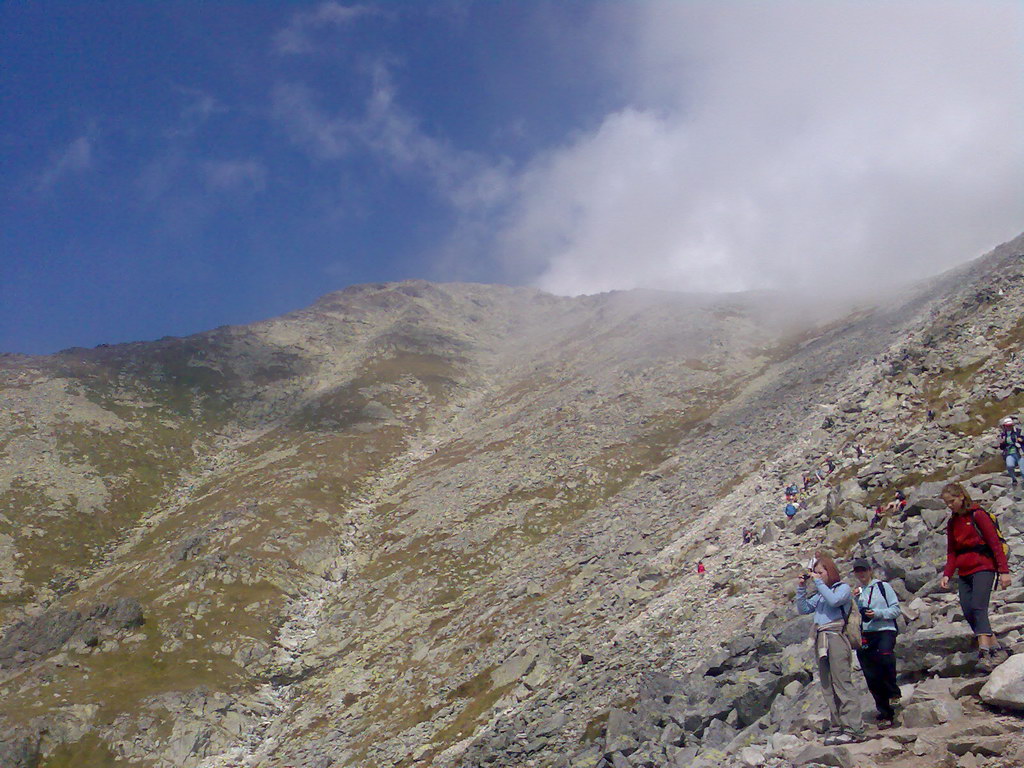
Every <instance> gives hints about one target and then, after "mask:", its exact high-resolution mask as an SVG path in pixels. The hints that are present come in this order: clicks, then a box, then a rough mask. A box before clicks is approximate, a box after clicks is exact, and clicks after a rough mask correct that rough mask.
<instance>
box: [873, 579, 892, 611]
mask: <svg viewBox="0 0 1024 768" xmlns="http://www.w3.org/2000/svg"><path fill="white" fill-rule="evenodd" d="M872 586H873V585H872ZM878 591H879V592H881V593H882V599H883V600H885V607H886V608H891V607H892V603H890V602H889V595H887V594H886V593H885V582H884V581H880V582H878Z"/></svg>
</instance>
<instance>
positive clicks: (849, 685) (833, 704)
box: [818, 632, 864, 733]
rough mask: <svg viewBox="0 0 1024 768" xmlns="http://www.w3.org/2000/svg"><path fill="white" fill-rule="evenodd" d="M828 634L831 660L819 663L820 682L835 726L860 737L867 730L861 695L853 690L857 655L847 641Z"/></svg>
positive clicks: (831, 633) (825, 658)
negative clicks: (854, 658)
mask: <svg viewBox="0 0 1024 768" xmlns="http://www.w3.org/2000/svg"><path fill="white" fill-rule="evenodd" d="M827 634H828V656H825V657H824V658H819V659H818V679H819V680H820V681H821V691H822V693H823V694H824V695H825V704H827V705H828V711H829V715H831V717H832V726H833V727H835V728H842V729H843V730H846V731H854V732H857V733H860V732H861V731H863V730H864V722H863V720H862V718H861V711H860V701H859V699H858V693H857V691H856V690H854V687H853V654H852V653H851V652H850V644H849V643H848V642H847V640H846V638H845V637H843V636H842V635H841V634H839V633H838V632H829V633H827Z"/></svg>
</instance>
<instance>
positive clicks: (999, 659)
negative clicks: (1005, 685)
mask: <svg viewBox="0 0 1024 768" xmlns="http://www.w3.org/2000/svg"><path fill="white" fill-rule="evenodd" d="M988 656H989V658H990V659H991V660H992V664H993V666H996V667H998V666H999V665H1000V664H1002V663H1003V662H1004V661H1006V660H1007V659H1008V658H1010V652H1009V651H1008V650H1007V649H1006V648H1003V646H1001V645H1000V646H997V647H995V648H990V649H989V651H988Z"/></svg>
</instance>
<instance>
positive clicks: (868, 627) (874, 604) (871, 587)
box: [857, 579, 900, 632]
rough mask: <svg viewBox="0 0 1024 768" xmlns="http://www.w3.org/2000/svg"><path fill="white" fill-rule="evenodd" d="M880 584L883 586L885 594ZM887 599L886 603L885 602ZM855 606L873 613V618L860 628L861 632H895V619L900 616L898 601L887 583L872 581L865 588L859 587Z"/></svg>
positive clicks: (894, 591) (894, 592)
mask: <svg viewBox="0 0 1024 768" xmlns="http://www.w3.org/2000/svg"><path fill="white" fill-rule="evenodd" d="M880 584H885V587H884V589H885V592H883V591H882V589H883V587H880V586H879V585H880ZM887 599H888V602H886V600H887ZM857 605H859V606H860V607H861V608H870V609H871V610H873V611H874V612H875V618H873V619H872V620H871V621H865V622H864V624H863V625H862V626H861V631H862V632H885V631H886V630H889V631H892V632H895V631H896V619H897V618H898V617H899V615H900V599H899V598H898V597H897V596H896V590H894V589H893V588H892V587H891V586H890V585H889V583H888V582H883V581H880V580H879V579H872V580H871V583H870V584H868V585H867V586H866V587H861V590H860V597H858V598H857Z"/></svg>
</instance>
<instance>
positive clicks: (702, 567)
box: [697, 560, 707, 573]
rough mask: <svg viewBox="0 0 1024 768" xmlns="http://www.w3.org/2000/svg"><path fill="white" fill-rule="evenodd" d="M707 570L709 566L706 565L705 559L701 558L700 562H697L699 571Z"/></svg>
mask: <svg viewBox="0 0 1024 768" xmlns="http://www.w3.org/2000/svg"><path fill="white" fill-rule="evenodd" d="M706 570H707V568H705V567H704V561H703V560H701V561H700V562H699V563H697V573H704V572H705V571H706Z"/></svg>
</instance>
